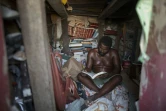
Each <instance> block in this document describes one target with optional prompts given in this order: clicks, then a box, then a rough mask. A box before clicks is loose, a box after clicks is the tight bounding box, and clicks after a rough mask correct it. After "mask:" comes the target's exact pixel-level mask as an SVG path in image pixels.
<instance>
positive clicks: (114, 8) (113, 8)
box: [99, 0, 130, 19]
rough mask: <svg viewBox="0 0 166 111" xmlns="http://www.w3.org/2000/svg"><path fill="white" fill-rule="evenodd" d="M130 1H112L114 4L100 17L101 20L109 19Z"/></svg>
mask: <svg viewBox="0 0 166 111" xmlns="http://www.w3.org/2000/svg"><path fill="white" fill-rule="evenodd" d="M129 1H130V0H112V2H111V3H110V4H109V5H108V6H107V7H106V8H105V9H104V10H103V12H102V13H101V14H100V15H99V19H104V18H107V17H108V16H110V15H111V14H113V13H114V12H116V11H117V10H118V9H119V8H120V7H122V6H123V5H124V4H126V3H127V2H129Z"/></svg>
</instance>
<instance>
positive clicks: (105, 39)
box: [98, 36, 112, 56]
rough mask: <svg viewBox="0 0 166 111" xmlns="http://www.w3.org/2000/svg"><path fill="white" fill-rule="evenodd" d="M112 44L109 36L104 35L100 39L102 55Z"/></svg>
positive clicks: (99, 45)
mask: <svg viewBox="0 0 166 111" xmlns="http://www.w3.org/2000/svg"><path fill="white" fill-rule="evenodd" d="M111 46H112V39H111V38H110V37H108V36H103V37H102V38H101V39H100V40H99V44H98V53H99V55H100V56H104V55H105V54H107V53H108V52H109V50H110V48H111Z"/></svg>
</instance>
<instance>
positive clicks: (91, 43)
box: [69, 39, 97, 52]
mask: <svg viewBox="0 0 166 111" xmlns="http://www.w3.org/2000/svg"><path fill="white" fill-rule="evenodd" d="M96 47H97V40H96V39H70V43H69V48H70V50H71V52H82V51H85V52H88V51H89V50H90V49H92V48H96Z"/></svg>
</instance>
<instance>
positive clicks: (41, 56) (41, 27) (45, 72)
mask: <svg viewBox="0 0 166 111" xmlns="http://www.w3.org/2000/svg"><path fill="white" fill-rule="evenodd" d="M17 4H18V9H19V12H20V20H21V26H22V33H23V41H24V45H25V52H26V57H27V63H28V71H29V76H30V83H31V87H32V93H33V100H34V105H35V110H36V111H56V107H55V100H54V93H53V82H52V72H51V63H50V52H49V51H50V50H49V49H50V48H49V44H48V43H49V42H48V35H47V29H46V28H47V26H46V12H45V6H44V4H45V2H44V0H35V1H34V0H17Z"/></svg>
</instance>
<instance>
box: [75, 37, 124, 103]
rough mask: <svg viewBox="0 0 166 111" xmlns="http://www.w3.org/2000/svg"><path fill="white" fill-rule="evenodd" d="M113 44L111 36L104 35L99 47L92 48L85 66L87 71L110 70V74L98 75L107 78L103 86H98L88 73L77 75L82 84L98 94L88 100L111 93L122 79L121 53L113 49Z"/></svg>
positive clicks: (100, 77)
mask: <svg viewBox="0 0 166 111" xmlns="http://www.w3.org/2000/svg"><path fill="white" fill-rule="evenodd" d="M111 45H112V40H111V38H110V37H107V36H104V37H102V38H101V39H100V41H99V44H98V48H97V49H92V50H90V51H89V53H88V58H87V64H86V68H85V70H86V71H87V72H91V71H93V72H95V73H98V72H101V71H105V72H108V74H105V75H102V76H99V77H98V78H99V79H101V80H104V79H107V81H106V83H105V84H104V85H103V87H102V88H99V87H97V85H96V84H95V83H94V81H93V80H92V79H91V78H90V77H89V76H88V75H86V74H83V73H81V74H78V76H77V78H78V80H79V81H80V82H81V83H82V84H84V85H85V86H86V87H87V88H89V89H91V90H93V91H95V92H96V94H94V95H93V96H91V97H89V98H88V102H91V101H94V100H96V99H97V98H99V97H101V96H104V95H105V94H107V93H109V92H110V91H112V90H113V89H114V88H115V87H116V86H117V85H119V84H120V83H121V81H122V77H121V75H120V70H121V68H120V59H119V55H118V52H117V51H116V50H114V49H111ZM98 78H97V79H98Z"/></svg>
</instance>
